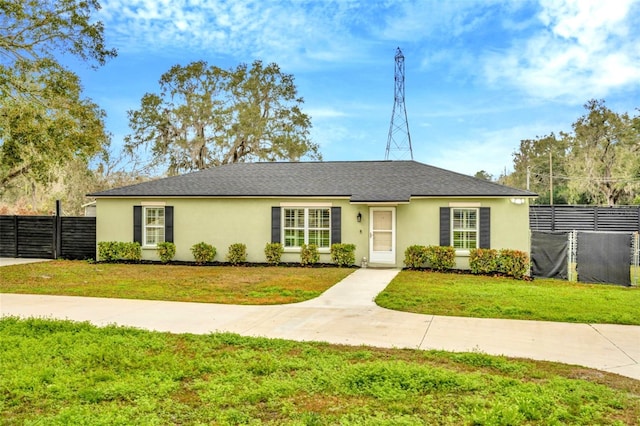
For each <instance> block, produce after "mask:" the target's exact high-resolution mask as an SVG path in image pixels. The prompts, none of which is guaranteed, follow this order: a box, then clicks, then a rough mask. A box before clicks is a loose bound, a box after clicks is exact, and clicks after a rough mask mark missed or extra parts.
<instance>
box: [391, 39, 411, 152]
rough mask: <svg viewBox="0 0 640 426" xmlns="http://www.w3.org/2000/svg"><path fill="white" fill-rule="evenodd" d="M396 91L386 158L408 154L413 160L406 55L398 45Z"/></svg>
mask: <svg viewBox="0 0 640 426" xmlns="http://www.w3.org/2000/svg"><path fill="white" fill-rule="evenodd" d="M395 59H396V71H395V93H394V99H393V112H392V113H391V125H390V126H389V138H388V139H387V152H386V153H385V156H384V159H385V160H388V159H389V154H390V153H393V157H394V158H393V159H395V160H405V159H407V156H408V157H410V158H411V159H412V160H413V150H412V149H411V135H410V134H409V122H408V121H407V108H406V107H405V105H404V55H403V54H402V50H400V48H399V47H398V48H397V49H396V56H395Z"/></svg>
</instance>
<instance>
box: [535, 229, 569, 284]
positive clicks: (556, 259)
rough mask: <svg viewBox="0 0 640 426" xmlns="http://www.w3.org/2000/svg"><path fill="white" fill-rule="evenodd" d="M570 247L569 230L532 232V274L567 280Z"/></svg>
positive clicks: (539, 276)
mask: <svg viewBox="0 0 640 426" xmlns="http://www.w3.org/2000/svg"><path fill="white" fill-rule="evenodd" d="M568 248H569V239H568V233H567V232H532V233H531V275H533V276H534V277H538V278H559V279H564V280H566V279H567V271H568V269H567V264H568V258H569V251H568Z"/></svg>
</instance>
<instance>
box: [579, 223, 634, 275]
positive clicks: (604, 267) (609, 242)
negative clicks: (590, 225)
mask: <svg viewBox="0 0 640 426" xmlns="http://www.w3.org/2000/svg"><path fill="white" fill-rule="evenodd" d="M577 260H578V262H577V264H578V266H577V268H578V281H580V282H586V283H610V284H620V285H626V286H630V285H631V262H632V259H631V234H624V233H619V232H617V233H613V232H609V233H605V232H578V259H577Z"/></svg>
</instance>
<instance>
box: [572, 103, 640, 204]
mask: <svg viewBox="0 0 640 426" xmlns="http://www.w3.org/2000/svg"><path fill="white" fill-rule="evenodd" d="M584 107H585V109H586V110H587V113H586V114H585V115H583V116H582V117H580V118H579V119H578V120H577V121H576V122H575V123H574V124H573V130H574V135H573V137H572V138H571V143H570V152H569V160H570V161H569V163H568V170H569V172H570V178H571V179H570V181H569V188H570V190H571V196H572V200H575V199H576V198H577V197H578V196H581V195H587V196H588V197H589V198H590V199H591V200H592V202H594V203H598V204H607V205H610V206H611V205H615V204H618V203H620V202H631V201H632V200H633V198H634V195H635V192H636V191H637V190H638V188H639V186H640V129H638V126H637V120H638V118H637V117H636V118H630V117H629V115H628V114H626V113H624V114H617V113H615V112H613V111H611V110H610V109H609V108H607V107H606V106H605V103H604V101H603V100H599V101H598V100H593V99H592V100H590V101H588V102H587V103H586V104H585V106H584Z"/></svg>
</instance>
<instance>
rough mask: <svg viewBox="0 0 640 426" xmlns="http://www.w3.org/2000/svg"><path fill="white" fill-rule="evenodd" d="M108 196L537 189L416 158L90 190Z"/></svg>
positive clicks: (360, 195)
mask: <svg viewBox="0 0 640 426" xmlns="http://www.w3.org/2000/svg"><path fill="white" fill-rule="evenodd" d="M90 195H91V196H93V197H96V198H102V197H328V198H331V197H349V198H350V200H351V201H353V202H385V201H386V202H403V201H409V200H410V198H411V197H533V196H536V194H534V193H532V192H529V191H524V190H521V189H515V188H510V187H507V186H503V185H499V184H497V183H493V182H488V181H485V180H482V179H476V178H473V177H471V176H467V175H463V174H460V173H456V172H452V171H449V170H444V169H440V168H438V167H433V166H429V165H427V164H423V163H419V162H416V161H327V162H300V163H285V162H269V163H236V164H227V165H224V166H219V167H214V168H210V169H206V170H201V171H198V172H193V173H188V174H185V175H181V176H173V177H168V178H163V179H158V180H154V181H150V182H144V183H140V184H137V185H131V186H125V187H121V188H115V189H111V190H108V191H102V192H96V193H94V194H90Z"/></svg>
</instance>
